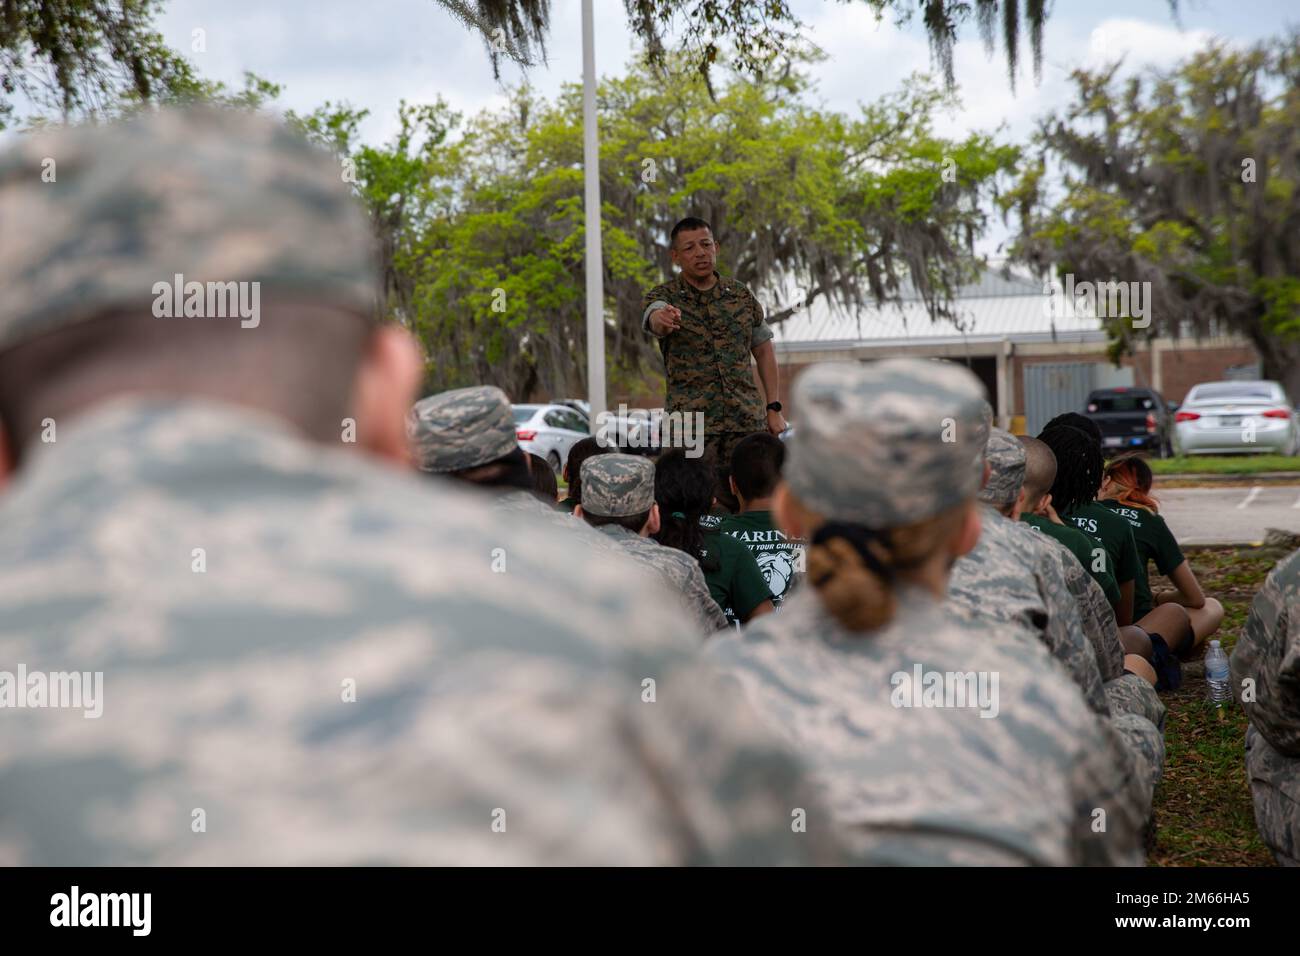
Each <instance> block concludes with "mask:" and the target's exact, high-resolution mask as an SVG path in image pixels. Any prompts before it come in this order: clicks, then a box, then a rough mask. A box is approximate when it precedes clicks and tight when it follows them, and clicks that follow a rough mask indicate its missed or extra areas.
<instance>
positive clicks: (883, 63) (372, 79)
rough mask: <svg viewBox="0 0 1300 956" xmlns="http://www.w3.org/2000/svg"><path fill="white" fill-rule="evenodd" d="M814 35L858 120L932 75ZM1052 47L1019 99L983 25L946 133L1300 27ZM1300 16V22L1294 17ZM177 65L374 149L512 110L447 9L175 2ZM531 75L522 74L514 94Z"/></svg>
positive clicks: (622, 55) (571, 3)
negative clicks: (325, 114)
mask: <svg viewBox="0 0 1300 956" xmlns="http://www.w3.org/2000/svg"><path fill="white" fill-rule="evenodd" d="M551 6H552V10H553V17H552V31H551V35H550V38H549V42H548V44H547V53H548V62H547V64H546V65H541V66H537V67H535V68H533V69H531V70H529V71H528V74H529V77H530V78H531V80H532V82H533V83H534V85H535V86H536V87H537V88H538V89H539V90H540V91H542V92H543V93H547V94H550V93H554V92H555V91H557V90H558V89H559V87H560V84H561V83H564V82H566V81H574V80H579V79H581V73H582V44H581V33H582V31H581V24H582V21H581V5H580V2H579V0H552V2H551ZM791 6H792V8H793V9H794V10H795V12H796V13H797V14H798V15H799V16H800V17H801V18H802V19H803V20H804V21H805V23H806V24H807V28H808V35H809V36H810V37H811V38H812V39H813V40H814V41H815V42H816V43H817V44H818V45H819V46H821V47H822V49H824V50H825V51H826V52H827V53H828V54H829V55H830V56H829V59H828V60H826V61H825V62H824V63H821V64H818V65H816V66H815V67H813V69H812V73H813V75H814V78H815V80H816V82H817V95H818V96H819V97H820V98H821V99H822V100H823V101H824V103H825V105H827V106H829V107H831V108H833V109H836V110H843V111H853V110H854V109H855V107H856V104H857V103H859V102H861V101H864V100H871V99H874V98H875V97H878V96H880V95H881V94H884V93H887V92H889V91H891V90H895V89H897V88H898V87H899V86H900V84H902V83H903V82H904V80H905V79H906V78H907V77H908V75H910V74H911V73H912V72H913V71H914V70H926V69H929V68H930V57H929V48H928V45H927V43H926V38H925V34H924V31H923V30H922V28H921V26H920V24H919V23H912V24H909V25H908V26H907V27H905V28H903V29H899V28H898V27H896V26H895V25H894V24H893V21H892V18H891V17H888V16H887V17H886V19H885V20H884V21H883V22H881V23H879V24H877V23H876V20H875V18H874V17H873V16H872V15H871V13H870V11H869V10H868V8H867V6H866V4H865V3H861V2H857V3H850V4H847V5H846V4H843V3H840V2H836V0H792V2H791ZM594 7H595V17H596V68H597V70H598V71H600V72H601V73H603V74H620V73H622V72H623V71H624V69H625V67H626V64H627V62H628V60H629V58H630V56H631V55H632V53H633V50H634V45H633V41H632V36H631V33H630V31H629V30H628V26H627V18H626V15H625V13H624V11H623V4H622V0H595V3H594ZM1051 7H1052V10H1051V16H1050V18H1049V20H1048V25H1047V29H1046V31H1045V37H1044V50H1045V53H1044V59H1043V80H1042V83H1041V85H1039V86H1035V85H1034V83H1033V77H1032V74H1031V72H1030V69H1029V58H1028V56H1027V51H1026V55H1025V56H1024V57H1023V61H1024V62H1023V63H1022V67H1021V70H1020V76H1019V81H1018V83H1017V89H1016V92H1015V93H1012V91H1011V88H1010V86H1009V84H1008V82H1007V76H1006V66H1005V60H1004V58H1003V55H1002V52H1001V50H1000V49H999V50H998V51H997V53H996V54H995V56H994V57H993V58H992V59H991V60H990V59H988V58H987V57H986V56H985V54H984V50H983V47H982V46H981V44H980V43H979V40H978V37H977V35H976V33H975V30H974V28H973V25H971V27H970V28H968V29H967V31H966V33H967V38H966V39H965V40H964V41H963V42H962V43H960V44H959V45H958V47H957V51H956V74H957V82H958V84H959V86H960V90H961V95H962V98H963V101H964V102H963V109H962V111H961V112H960V113H958V114H957V115H954V116H952V117H951V118H950V119H948V120H947V121H946V125H945V127H944V130H943V131H944V132H953V133H956V132H963V131H966V130H970V129H977V128H978V129H992V128H995V127H997V126H998V125H1000V124H1003V123H1005V124H1006V126H1007V129H1008V131H1009V133H1010V134H1011V135H1012V136H1013V137H1016V138H1019V137H1022V136H1023V135H1025V134H1026V133H1027V132H1028V131H1029V130H1030V129H1031V128H1032V123H1033V119H1034V117H1036V116H1038V115H1041V114H1043V113H1046V112H1051V111H1053V110H1055V109H1057V108H1059V107H1060V106H1061V105H1062V104H1063V103H1064V102H1065V101H1066V100H1067V99H1068V97H1069V87H1068V83H1067V76H1068V73H1069V70H1070V69H1071V68H1072V67H1074V66H1077V65H1079V64H1081V63H1095V62H1098V58H1099V57H1100V56H1101V54H1102V53H1104V54H1105V55H1107V56H1118V55H1125V56H1126V58H1127V59H1126V65H1128V66H1132V67H1134V68H1136V67H1139V66H1142V65H1147V64H1152V65H1158V66H1168V65H1169V64H1171V63H1173V62H1174V61H1175V60H1177V59H1179V58H1180V57H1183V56H1185V55H1186V54H1187V53H1189V52H1191V51H1192V50H1194V49H1196V48H1198V47H1199V46H1202V45H1203V44H1205V43H1206V42H1207V41H1208V39H1209V38H1210V37H1213V36H1216V35H1217V36H1221V37H1223V38H1225V39H1228V40H1230V41H1233V42H1238V43H1249V42H1250V41H1252V40H1255V39H1258V38H1261V37H1265V36H1269V35H1273V34H1277V33H1279V32H1281V31H1282V30H1283V29H1284V28H1285V27H1286V26H1287V24H1288V22H1300V5H1297V4H1296V3H1295V2H1294V0H1182V2H1181V4H1180V7H1181V10H1182V12H1181V24H1176V23H1175V22H1174V21H1173V19H1172V18H1171V16H1170V14H1169V8H1168V6H1167V4H1166V3H1165V0H1056V2H1055V3H1053V4H1051ZM1288 8H1290V10H1291V11H1294V12H1288ZM159 25H160V27H161V29H162V32H163V35H164V36H165V37H166V39H167V41H168V42H169V43H170V44H171V45H172V46H173V47H175V48H176V49H178V50H181V51H182V52H185V53H187V55H188V56H189V57H190V58H191V60H193V62H194V63H195V65H196V66H198V67H199V69H200V70H201V71H202V72H203V74H204V75H206V76H208V77H212V78H215V79H221V80H225V81H227V82H229V83H231V84H235V85H238V84H239V82H240V77H241V76H242V73H243V71H244V70H252V71H254V72H256V73H258V74H260V75H262V76H264V77H266V78H267V79H270V80H273V81H274V82H277V83H280V84H282V85H283V86H284V87H285V91H284V95H283V97H282V102H283V104H284V106H286V107H291V108H293V109H295V110H300V111H302V110H310V109H312V108H314V107H315V106H318V105H320V104H321V103H323V102H324V101H325V100H327V99H328V100H334V101H339V100H347V101H349V102H351V103H352V104H353V105H355V106H362V107H367V108H369V109H370V110H371V117H370V119H369V120H368V122H367V123H366V125H365V126H364V128H363V135H364V136H365V138H366V139H367V140H383V139H385V138H387V137H388V136H389V135H390V134H391V133H392V132H393V130H394V129H395V127H396V123H395V120H394V116H395V112H396V108H397V104H398V102H399V101H400V100H401V99H403V98H405V99H407V100H409V101H414V102H419V101H426V100H430V99H432V98H433V97H434V96H436V95H438V94H441V95H442V96H443V97H444V98H445V99H446V100H447V101H448V102H449V103H451V105H452V106H453V107H454V108H456V109H460V110H464V111H466V112H473V111H477V110H480V109H483V108H485V107H491V106H494V105H499V104H501V103H502V102H503V101H504V97H503V96H502V92H501V86H500V85H499V84H498V83H497V82H496V81H494V80H493V78H492V69H491V66H490V64H489V62H488V58H487V54H486V51H485V49H484V46H483V44H482V42H481V41H480V40H479V39H478V38H477V37H476V36H474V35H472V34H471V33H469V32H468V31H466V30H465V28H463V27H462V26H461V25H460V24H459V23H458V22H457V21H456V20H454V19H453V18H452V17H451V16H450V15H449V14H447V13H445V12H443V10H442V9H441V7H439V6H438V4H436V3H434V2H433V0H372V2H371V3H369V4H366V3H361V2H358V0H277V2H274V3H268V2H266V0H172V2H171V3H169V4H168V5H167V7H166V8H165V11H164V13H163V16H162V17H161V20H160V23H159ZM195 29H202V30H204V31H205V32H206V37H205V39H206V46H207V49H206V51H205V52H202V53H199V52H193V51H192V49H191V47H192V38H193V31H194V30H195ZM522 75H523V71H522V70H521V69H519V68H517V67H515V66H513V65H510V64H507V65H506V66H505V67H504V69H503V73H502V81H503V82H517V81H518V80H519V79H520V78H521V77H522Z"/></svg>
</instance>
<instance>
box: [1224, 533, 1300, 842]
mask: <svg viewBox="0 0 1300 956" xmlns="http://www.w3.org/2000/svg"><path fill="white" fill-rule="evenodd" d="M1230 663H1231V666H1232V693H1233V695H1234V696H1235V697H1236V698H1237V700H1238V702H1239V703H1240V704H1241V706H1242V709H1243V710H1244V711H1245V712H1246V716H1247V717H1248V718H1249V719H1250V727H1249V728H1248V729H1247V730H1246V772H1247V774H1248V775H1249V777H1250V792H1251V796H1252V797H1253V798H1254V802H1255V825H1256V826H1257V827H1258V828H1259V835H1260V836H1261V837H1262V838H1263V840H1264V843H1265V844H1267V846H1268V848H1269V849H1270V850H1272V851H1273V856H1274V857H1275V858H1276V859H1277V862H1278V863H1280V864H1282V865H1283V866H1300V551H1297V552H1295V553H1293V554H1292V555H1291V556H1290V557H1288V558H1286V559H1285V560H1283V561H1282V562H1281V563H1279V564H1278V566H1277V567H1276V568H1274V569H1273V570H1272V572H1271V573H1270V574H1269V576H1268V578H1267V579H1266V580H1265V581H1264V586H1263V587H1262V588H1260V591H1259V593H1258V594H1257V595H1255V600H1254V602H1253V603H1252V604H1251V606H1250V616H1249V617H1248V618H1247V619H1246V626H1245V627H1244V628H1243V629H1242V632H1241V637H1239V638H1238V639H1237V646H1236V647H1234V648H1233V650H1232V659H1231V662H1230Z"/></svg>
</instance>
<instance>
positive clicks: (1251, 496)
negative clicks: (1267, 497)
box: [1237, 485, 1260, 509]
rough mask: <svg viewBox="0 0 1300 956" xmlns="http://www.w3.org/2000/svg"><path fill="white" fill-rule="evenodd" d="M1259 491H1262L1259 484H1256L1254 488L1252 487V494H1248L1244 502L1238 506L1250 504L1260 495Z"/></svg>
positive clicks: (1242, 506)
mask: <svg viewBox="0 0 1300 956" xmlns="http://www.w3.org/2000/svg"><path fill="white" fill-rule="evenodd" d="M1259 492H1260V486H1259V485H1256V486H1255V487H1254V488H1251V489H1250V494H1248V495H1246V497H1245V499H1243V500H1242V502H1241V503H1240V504H1239V505H1237V507H1238V508H1239V509H1240V508H1244V507H1246V505H1248V504H1250V503H1251V502H1252V501H1254V500H1255V499H1256V498H1257V497H1258V496H1259Z"/></svg>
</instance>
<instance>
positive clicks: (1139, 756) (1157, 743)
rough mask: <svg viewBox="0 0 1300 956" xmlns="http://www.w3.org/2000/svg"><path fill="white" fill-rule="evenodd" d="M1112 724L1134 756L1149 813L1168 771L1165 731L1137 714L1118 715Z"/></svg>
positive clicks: (1144, 806)
mask: <svg viewBox="0 0 1300 956" xmlns="http://www.w3.org/2000/svg"><path fill="white" fill-rule="evenodd" d="M1110 721H1111V725H1112V726H1113V727H1114V728H1115V732H1116V733H1118V734H1119V736H1120V739H1121V740H1123V741H1124V746H1125V747H1127V748H1128V751H1129V753H1131V754H1132V755H1133V757H1134V763H1135V765H1136V766H1135V769H1136V771H1137V773H1138V778H1139V781H1140V782H1139V783H1138V784H1137V785H1136V788H1137V790H1138V791H1140V793H1141V799H1142V801H1143V803H1142V810H1143V812H1148V811H1150V809H1151V798H1152V796H1153V795H1154V794H1155V789H1156V784H1158V783H1159V782H1160V778H1161V777H1162V776H1163V775H1164V770H1165V735H1164V731H1162V730H1160V729H1159V728H1158V727H1156V725H1155V724H1153V723H1151V721H1149V720H1147V719H1146V718H1145V717H1140V716H1138V715H1137V714H1114V715H1112V716H1111V718H1110Z"/></svg>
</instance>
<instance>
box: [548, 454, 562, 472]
mask: <svg viewBox="0 0 1300 956" xmlns="http://www.w3.org/2000/svg"><path fill="white" fill-rule="evenodd" d="M546 462H547V464H549V465H550V466H551V471H553V472H555V473H556V474H557V475H558V474H559V473H560V469H561V468H562V467H563V466H562V465H561V464H560V455H559V453H558V452H554V451H553V452H551V453H550V454H549V455H547V456H546Z"/></svg>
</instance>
